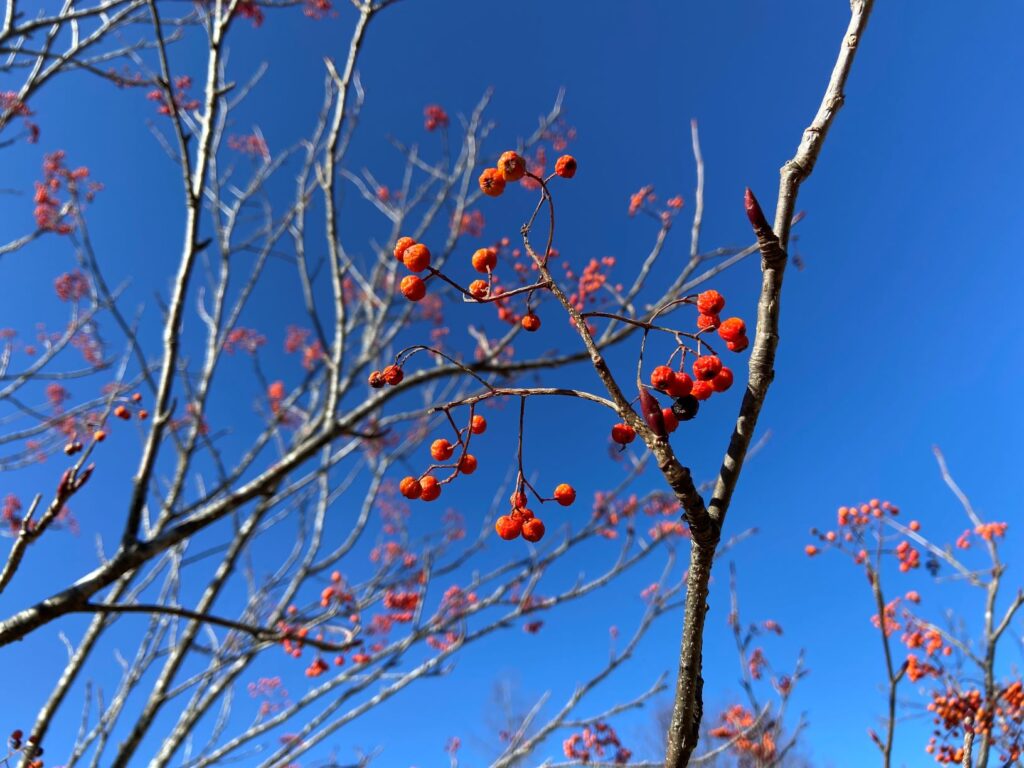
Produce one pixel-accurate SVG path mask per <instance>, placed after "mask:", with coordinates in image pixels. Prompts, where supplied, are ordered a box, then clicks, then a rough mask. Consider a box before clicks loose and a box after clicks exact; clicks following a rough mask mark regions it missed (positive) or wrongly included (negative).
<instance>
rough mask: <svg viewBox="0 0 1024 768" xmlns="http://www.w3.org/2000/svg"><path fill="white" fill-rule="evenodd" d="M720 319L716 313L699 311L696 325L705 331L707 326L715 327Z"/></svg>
mask: <svg viewBox="0 0 1024 768" xmlns="http://www.w3.org/2000/svg"><path fill="white" fill-rule="evenodd" d="M720 322H721V320H719V319H718V315H705V314H704V313H703V312H701V313H700V314H699V315H697V327H698V328H700V329H701V330H702V331H706V330H708V329H709V328H717V327H718V325H719V323H720Z"/></svg>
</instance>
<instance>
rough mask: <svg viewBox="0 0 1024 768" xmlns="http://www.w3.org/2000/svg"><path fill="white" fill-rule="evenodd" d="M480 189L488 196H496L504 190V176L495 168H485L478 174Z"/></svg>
mask: <svg viewBox="0 0 1024 768" xmlns="http://www.w3.org/2000/svg"><path fill="white" fill-rule="evenodd" d="M479 183H480V191H481V192H483V193H484V194H485V195H487V196H488V197H497V196H498V195H500V194H501V193H502V192H504V191H505V177H504V176H502V175H501V171H499V170H498V169H497V168H486V169H484V172H483V173H481V174H480V179H479Z"/></svg>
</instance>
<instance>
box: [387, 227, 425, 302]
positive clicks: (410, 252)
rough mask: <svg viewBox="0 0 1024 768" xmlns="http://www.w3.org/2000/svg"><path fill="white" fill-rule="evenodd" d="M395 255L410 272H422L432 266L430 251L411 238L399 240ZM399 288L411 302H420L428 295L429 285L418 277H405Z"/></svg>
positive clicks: (396, 244)
mask: <svg viewBox="0 0 1024 768" xmlns="http://www.w3.org/2000/svg"><path fill="white" fill-rule="evenodd" d="M394 253H395V258H396V259H398V260H399V261H400V262H402V263H403V264H404V265H405V267H406V268H407V269H408V270H409V271H410V272H422V271H423V270H425V269H427V268H428V267H429V266H430V249H429V248H427V246H425V245H424V244H423V243H417V242H416V241H415V240H414V239H413V238H411V237H400V238H398V242H397V243H395V251H394ZM398 288H399V290H400V291H401V292H402V295H403V296H405V298H407V299H408V300H409V301H419V300H420V299H422V298H423V297H424V296H426V295H427V284H426V283H425V282H423V280H422V279H420V278H419V277H417V276H416V275H406V276H405V277H403V278H402V282H401V283H399V285H398Z"/></svg>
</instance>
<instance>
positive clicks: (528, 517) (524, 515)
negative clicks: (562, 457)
mask: <svg viewBox="0 0 1024 768" xmlns="http://www.w3.org/2000/svg"><path fill="white" fill-rule="evenodd" d="M523 485H524V484H523V481H522V477H520V484H519V486H518V487H517V489H516V491H515V493H513V494H512V495H511V496H510V497H509V500H508V501H509V504H510V505H511V506H512V510H511V511H510V512H509V513H508V514H507V515H502V516H501V517H499V518H498V519H497V520H496V521H495V523H494V530H495V532H496V533H497V534H498V536H500V537H501V538H502V539H504V540H505V541H512V540H514V539H518V538H519V537H520V536H522V537H523V538H524V539H526V540H527V541H531V542H537V541H540V540H541V539H542V538H544V523H543V522H542V521H541V519H540V518H539V517H537V516H536V515H535V514H534V513H533V511H532V510H531V509H529V508H528V507H527V506H526V505H527V503H528V500H527V498H526V491H525V490H524V487H523ZM531 489H532V486H531ZM538 500H539V501H540V502H541V503H542V504H543V503H544V502H546V501H556V502H558V503H559V504H560V505H561V506H563V507H568V506H570V505H572V503H573V502H575V501H576V489H575V488H573V487H572V486H571V485H569V484H568V483H560V484H559V485H557V486H555V490H554V493H552V495H551V498H550V499H546V498H541V497H540V495H539V494H538Z"/></svg>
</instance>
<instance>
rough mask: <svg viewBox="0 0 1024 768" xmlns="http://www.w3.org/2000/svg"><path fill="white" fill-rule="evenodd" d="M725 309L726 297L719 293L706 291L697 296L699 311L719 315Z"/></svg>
mask: <svg viewBox="0 0 1024 768" xmlns="http://www.w3.org/2000/svg"><path fill="white" fill-rule="evenodd" d="M724 307H725V297H724V296H722V294H720V293H719V292H718V291H704V292H703V293H700V294H698V295H697V311H699V312H701V313H702V314H705V315H717V314H718V313H719V312H721V311H722V309H723V308H724Z"/></svg>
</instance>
